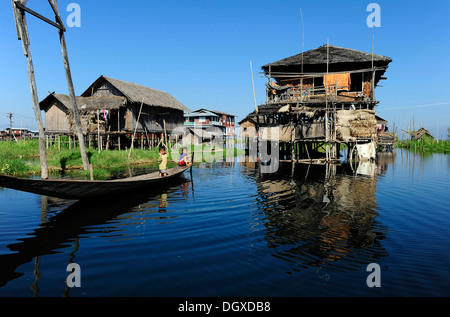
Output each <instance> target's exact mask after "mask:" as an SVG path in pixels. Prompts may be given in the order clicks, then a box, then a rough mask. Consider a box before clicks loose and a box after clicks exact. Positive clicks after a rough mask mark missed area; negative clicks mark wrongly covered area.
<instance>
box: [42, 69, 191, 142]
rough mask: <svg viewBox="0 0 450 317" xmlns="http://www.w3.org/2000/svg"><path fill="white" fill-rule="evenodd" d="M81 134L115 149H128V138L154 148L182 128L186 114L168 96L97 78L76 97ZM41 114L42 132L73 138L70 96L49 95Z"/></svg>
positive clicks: (183, 109)
mask: <svg viewBox="0 0 450 317" xmlns="http://www.w3.org/2000/svg"><path fill="white" fill-rule="evenodd" d="M76 102H77V106H78V109H79V113H80V119H81V123H82V127H83V133H84V134H85V135H86V136H87V138H88V140H89V143H91V141H94V140H96V141H97V143H99V145H100V146H102V145H103V143H106V144H105V146H106V147H109V146H110V145H111V146H114V147H117V148H119V149H120V148H121V147H125V146H128V147H129V146H130V144H129V143H130V135H132V134H133V133H135V132H136V135H135V137H136V140H137V142H140V143H141V146H142V145H143V144H146V146H154V145H155V144H157V143H159V142H160V141H161V139H162V138H164V137H169V136H170V134H171V133H172V131H173V130H174V129H175V128H176V127H180V126H181V127H182V126H183V121H184V116H183V115H184V112H185V111H190V110H189V109H188V108H187V107H185V106H184V105H183V104H182V103H180V102H179V101H178V100H176V99H175V98H174V97H173V96H171V95H170V94H169V93H167V92H164V91H161V90H157V89H153V88H149V87H145V86H142V85H139V84H135V83H131V82H126V81H122V80H118V79H114V78H109V77H106V76H100V77H99V78H98V79H97V80H96V81H95V82H94V83H92V84H91V85H90V86H89V87H88V88H87V89H86V90H85V91H84V92H83V93H82V94H81V96H79V97H76ZM40 108H41V110H43V111H45V132H46V134H47V135H49V136H53V137H54V136H55V135H73V134H74V132H75V126H74V119H73V116H72V113H71V110H70V109H71V101H70V96H68V95H63V94H56V93H54V92H53V93H51V94H50V95H48V96H47V97H46V98H45V99H44V100H42V101H41V102H40Z"/></svg>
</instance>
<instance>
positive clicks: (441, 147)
mask: <svg viewBox="0 0 450 317" xmlns="http://www.w3.org/2000/svg"><path fill="white" fill-rule="evenodd" d="M397 147H398V148H402V149H410V150H412V151H419V152H435V153H449V152H450V141H446V140H434V139H433V138H432V137H429V136H427V135H425V136H424V137H423V138H422V139H421V140H404V141H398V142H397Z"/></svg>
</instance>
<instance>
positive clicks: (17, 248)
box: [0, 177, 188, 287]
mask: <svg viewBox="0 0 450 317" xmlns="http://www.w3.org/2000/svg"><path fill="white" fill-rule="evenodd" d="M186 182H188V181H187V180H186V179H183V178H181V177H180V178H175V179H174V180H173V182H171V183H170V184H166V185H161V186H158V187H157V188H156V189H154V190H152V191H151V192H150V193H145V192H141V193H137V194H136V195H129V196H128V197H127V199H122V196H117V195H116V196H112V197H110V198H109V199H101V200H97V201H96V200H79V201H76V202H69V201H64V202H59V203H61V204H63V205H67V207H66V208H65V209H64V210H62V211H61V212H59V213H56V214H55V215H54V216H52V217H51V218H49V219H48V220H47V221H46V222H44V223H42V224H41V225H39V227H38V228H36V229H34V230H33V231H32V232H30V233H28V234H27V236H26V237H25V238H23V239H20V240H19V241H18V242H16V243H13V244H10V245H7V248H9V250H10V251H11V253H9V254H2V255H0V287H2V286H4V285H6V284H7V283H8V282H9V281H10V280H13V279H16V278H19V277H21V276H23V275H24V273H23V272H21V271H18V272H16V270H17V268H18V267H19V266H21V265H22V264H25V263H28V262H30V261H32V260H33V259H34V258H36V257H39V256H44V255H49V254H54V253H59V252H62V251H60V250H61V249H63V248H67V247H68V246H69V245H71V244H72V243H74V242H73V241H75V240H76V239H79V238H80V237H82V236H84V237H86V236H89V234H90V233H92V230H90V228H92V227H96V226H99V225H103V224H105V223H108V222H110V221H111V220H113V219H115V218H116V217H118V216H123V215H125V214H127V213H130V212H131V213H133V212H135V210H136V208H137V207H138V206H139V210H141V206H143V205H144V204H147V203H155V201H157V200H158V197H160V196H161V195H164V194H169V193H172V192H177V191H179V190H180V186H182V185H184V184H186ZM158 184H159V183H158ZM42 197H45V196H42ZM166 204H167V203H166ZM148 210H149V211H148V212H149V215H147V217H149V216H151V214H152V213H155V215H154V217H155V218H157V217H161V215H160V214H159V213H157V212H156V211H154V209H152V208H148ZM152 210H153V211H152ZM94 211H95V212H94ZM165 217H168V216H165ZM119 229H121V228H116V229H114V227H111V226H109V227H108V230H110V231H112V230H119Z"/></svg>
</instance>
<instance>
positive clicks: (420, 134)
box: [409, 128, 434, 140]
mask: <svg viewBox="0 0 450 317" xmlns="http://www.w3.org/2000/svg"><path fill="white" fill-rule="evenodd" d="M409 133H410V136H411V140H421V139H423V138H424V137H425V136H426V137H428V138H431V139H434V137H433V135H432V134H431V133H430V131H428V130H427V129H425V128H420V129H419V130H415V131H409Z"/></svg>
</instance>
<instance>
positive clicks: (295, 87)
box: [240, 44, 392, 162]
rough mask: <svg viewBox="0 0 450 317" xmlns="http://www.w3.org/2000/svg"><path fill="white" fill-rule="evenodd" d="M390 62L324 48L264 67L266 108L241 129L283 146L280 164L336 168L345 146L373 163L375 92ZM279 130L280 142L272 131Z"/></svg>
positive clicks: (263, 106)
mask: <svg viewBox="0 0 450 317" xmlns="http://www.w3.org/2000/svg"><path fill="white" fill-rule="evenodd" d="M391 61H392V60H391V59H390V58H389V57H385V56H381V55H376V54H371V53H365V52H361V51H357V50H353V49H348V48H342V47H337V46H332V45H328V44H326V45H323V46H321V47H319V48H316V49H312V50H309V51H306V52H303V53H300V54H297V55H294V56H291V57H288V58H285V59H282V60H279V61H276V62H273V63H269V64H267V65H264V66H262V70H263V74H264V76H266V77H267V80H268V82H267V83H266V103H265V104H262V105H259V106H258V107H257V109H255V111H253V112H252V113H250V114H249V115H248V116H247V117H246V118H245V119H244V120H242V121H241V122H240V125H242V124H244V125H245V126H246V128H247V129H248V126H249V125H253V126H254V127H255V128H256V131H257V133H258V135H259V138H260V140H261V139H262V140H263V141H264V140H265V139H267V140H268V141H271V142H279V147H280V159H281V161H282V160H283V159H288V160H290V161H291V160H298V161H306V162H308V161H311V160H312V159H315V161H317V159H319V160H322V162H323V161H326V162H333V161H337V160H338V157H339V149H340V145H341V144H346V145H347V147H348V148H349V151H348V153H349V155H356V154H355V153H357V151H356V150H357V149H359V154H360V155H362V154H363V153H364V156H365V157H367V158H374V155H375V149H376V147H377V119H376V117H375V107H376V106H377V105H378V101H377V100H376V98H375V87H377V85H378V83H379V82H380V80H383V79H386V78H385V77H384V74H385V72H386V69H387V68H388V65H389V63H390V62H391ZM273 127H277V128H278V129H279V130H278V131H279V134H278V140H275V139H272V138H271V137H270V135H271V134H270V132H268V131H269V130H270V128H273Z"/></svg>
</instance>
